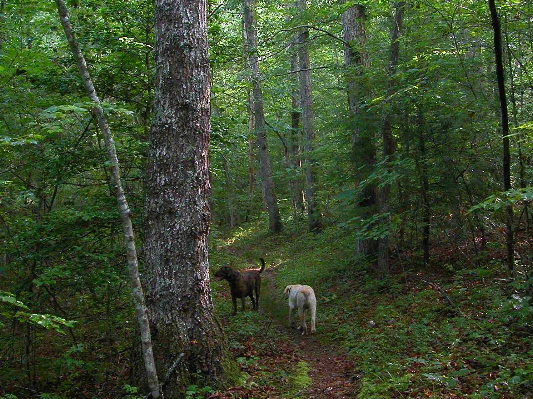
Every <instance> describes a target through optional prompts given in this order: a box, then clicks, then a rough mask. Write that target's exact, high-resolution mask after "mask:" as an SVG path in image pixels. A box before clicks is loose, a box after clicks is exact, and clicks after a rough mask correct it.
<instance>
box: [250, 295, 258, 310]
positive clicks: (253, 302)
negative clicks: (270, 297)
mask: <svg viewBox="0 0 533 399" xmlns="http://www.w3.org/2000/svg"><path fill="white" fill-rule="evenodd" d="M249 297H250V300H251V301H252V310H255V309H256V308H257V301H256V299H255V298H254V293H253V291H252V292H250V295H249Z"/></svg>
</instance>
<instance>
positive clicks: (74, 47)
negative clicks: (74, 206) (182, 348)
mask: <svg viewBox="0 0 533 399" xmlns="http://www.w3.org/2000/svg"><path fill="white" fill-rule="evenodd" d="M56 4H57V9H58V12H59V18H60V20H61V25H62V26H63V30H64V31H65V36H66V38H67V41H68V43H69V46H70V50H71V51H72V54H73V55H74V58H75V59H76V62H77V64H78V69H79V72H80V75H81V78H82V80H83V85H84V87H85V90H86V92H87V95H88V96H89V98H90V99H91V101H92V102H93V103H94V106H93V113H94V115H95V117H96V120H97V121H98V126H99V128H100V131H101V132H102V136H103V137H104V142H105V145H106V149H107V156H108V160H109V164H110V177H111V183H112V185H113V187H114V189H115V190H116V197H117V202H118V209H119V213H120V219H121V222H122V229H123V231H124V239H125V243H126V251H127V257H128V269H129V273H130V282H131V286H132V293H133V299H134V302H135V312H136V316H137V321H138V323H139V327H140V333H141V345H142V353H143V359H144V364H145V369H146V375H147V380H148V386H149V387H150V393H151V396H152V398H154V399H155V398H159V397H161V395H160V387H159V381H158V376H157V371H156V367H155V362H154V356H153V351H152V338H151V335H150V325H149V322H148V315H147V309H146V305H145V302H144V294H143V290H142V285H141V280H140V277H139V266H138V261H137V250H136V248H135V237H134V234H133V225H132V223H131V218H130V209H129V206H128V203H127V201H126V196H125V194H124V189H123V188H122V182H121V180H120V169H119V162H118V157H117V152H116V149H115V143H114V140H113V136H112V134H111V130H110V129H109V124H108V123H107V119H106V117H105V114H104V110H103V108H102V106H101V104H100V99H99V98H98V95H97V94H96V90H95V88H94V85H93V82H92V79H91V76H90V74H89V69H88V68H87V63H86V62H85V57H84V56H83V53H82V52H81V49H80V46H79V44H78V42H77V40H76V37H75V36H74V31H73V29H72V26H71V24H70V20H69V15H68V10H67V7H66V5H65V2H64V1H63V0H56Z"/></svg>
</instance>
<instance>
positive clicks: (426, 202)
mask: <svg viewBox="0 0 533 399" xmlns="http://www.w3.org/2000/svg"><path fill="white" fill-rule="evenodd" d="M417 111H418V118H417V119H418V121H417V125H418V152H419V156H418V160H417V167H418V175H419V177H420V196H421V200H422V251H423V254H424V255H423V262H424V265H428V264H429V259H430V246H429V236H430V231H431V203H430V199H429V179H428V170H427V169H428V168H427V159H426V134H425V123H424V115H423V114H422V109H421V107H420V106H417Z"/></svg>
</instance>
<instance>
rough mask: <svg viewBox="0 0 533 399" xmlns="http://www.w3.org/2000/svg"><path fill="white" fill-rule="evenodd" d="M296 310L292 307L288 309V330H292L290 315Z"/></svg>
mask: <svg viewBox="0 0 533 399" xmlns="http://www.w3.org/2000/svg"><path fill="white" fill-rule="evenodd" d="M295 310H296V309H295V308H294V307H292V306H291V307H289V328H293V323H292V314H293V312H294V311H295Z"/></svg>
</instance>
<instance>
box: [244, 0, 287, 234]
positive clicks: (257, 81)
mask: <svg viewBox="0 0 533 399" xmlns="http://www.w3.org/2000/svg"><path fill="white" fill-rule="evenodd" d="M252 3H253V0H243V22H244V32H243V33H244V39H245V49H246V53H247V55H248V60H249V63H250V71H251V80H252V86H253V107H252V108H253V113H254V121H255V133H256V135H257V148H258V155H259V166H260V171H261V180H262V184H263V198H264V200H265V202H266V205H267V209H268V220H269V229H270V231H271V232H273V233H277V232H279V231H281V218H280V215H279V209H278V200H277V198H276V193H275V189H274V180H273V179H272V167H271V166H270V157H269V154H268V144H267V137H266V124H265V112H264V108H263V92H262V89H261V76H260V71H259V57H258V55H257V39H256V30H255V21H254V16H253V7H252Z"/></svg>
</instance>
